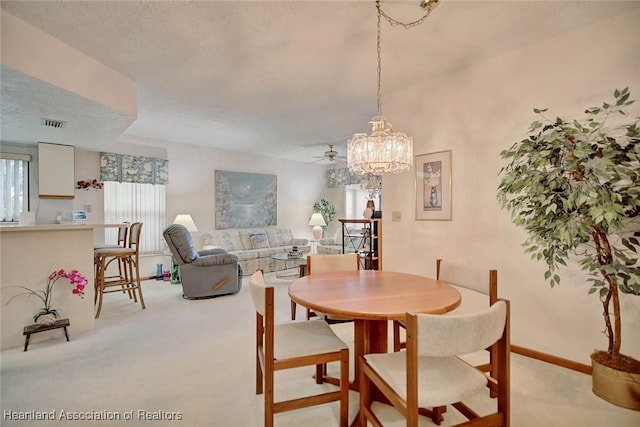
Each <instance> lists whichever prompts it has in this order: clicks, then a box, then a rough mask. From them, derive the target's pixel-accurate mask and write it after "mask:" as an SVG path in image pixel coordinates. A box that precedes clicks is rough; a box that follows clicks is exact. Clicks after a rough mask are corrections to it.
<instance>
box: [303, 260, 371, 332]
mask: <svg viewBox="0 0 640 427" xmlns="http://www.w3.org/2000/svg"><path fill="white" fill-rule="evenodd" d="M354 270H360V254H358V253H349V254H311V255H307V274H308V275H312V274H318V273H328V272H332V271H354ZM318 315H319V316H320V317H322V318H323V319H325V320H326V321H327V322H328V323H337V322H348V321H351V320H353V319H349V318H345V317H339V316H328V315H325V314H323V313H314V312H313V310H311V309H309V308H307V320H309V319H310V318H312V317H314V316H318Z"/></svg>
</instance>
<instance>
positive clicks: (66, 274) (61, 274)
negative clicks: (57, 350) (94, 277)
mask: <svg viewBox="0 0 640 427" xmlns="http://www.w3.org/2000/svg"><path fill="white" fill-rule="evenodd" d="M61 278H65V279H67V280H69V283H70V284H71V285H73V289H71V293H72V294H74V295H79V296H80V297H81V298H84V288H85V286H86V285H87V279H86V277H84V276H83V275H82V274H80V273H79V272H78V270H71V271H64V270H57V271H54V272H52V273H51V274H49V277H47V284H46V286H45V288H44V290H36V291H34V290H33V289H31V288H27V287H26V286H13V287H16V288H22V289H24V290H25V292H21V293H19V294H16V295H14V296H12V297H11V298H10V299H9V300H8V301H7V304H9V303H10V302H11V301H12V300H13V299H14V298H15V297H17V296H20V295H27V298H29V297H31V296H35V297H37V298H38V299H39V300H40V301H41V302H42V308H40V309H39V310H38V311H37V312H36V314H35V315H34V316H33V321H34V322H36V323H39V324H44V325H52V324H53V323H55V321H56V319H57V318H58V317H60V313H59V312H58V310H57V309H55V308H53V307H51V296H52V295H53V293H52V291H53V285H55V283H56V282H57V281H58V279H61Z"/></svg>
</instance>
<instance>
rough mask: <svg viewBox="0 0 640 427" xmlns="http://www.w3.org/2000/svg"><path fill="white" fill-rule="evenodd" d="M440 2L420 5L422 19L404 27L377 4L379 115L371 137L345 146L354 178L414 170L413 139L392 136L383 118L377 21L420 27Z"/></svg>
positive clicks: (359, 135)
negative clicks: (422, 14)
mask: <svg viewBox="0 0 640 427" xmlns="http://www.w3.org/2000/svg"><path fill="white" fill-rule="evenodd" d="M439 2H440V0H424V1H422V2H421V3H420V7H422V8H423V9H424V10H425V14H424V16H422V18H420V19H418V20H417V21H414V22H410V23H406V24H405V23H402V22H400V21H396V20H395V19H393V18H391V17H389V15H387V14H386V13H385V12H384V11H383V10H382V9H381V8H380V0H376V9H377V10H378V26H377V31H378V39H377V53H378V92H377V98H378V114H377V115H376V116H375V117H374V118H373V119H371V121H370V122H369V123H370V124H371V128H372V129H371V134H370V135H367V134H366V133H356V134H354V135H353V137H352V138H351V139H350V140H349V141H348V142H347V165H348V166H349V170H350V171H351V172H353V173H357V174H366V173H373V174H381V173H400V172H404V171H406V170H408V169H409V168H410V167H412V166H413V138H411V137H409V136H407V135H406V134H405V133H402V132H394V131H393V128H392V126H391V123H389V122H388V121H387V119H386V118H385V117H384V116H383V115H382V96H381V86H382V85H381V75H382V66H381V63H382V62H381V56H382V50H381V47H380V21H381V17H382V16H384V18H385V19H386V20H387V21H388V22H389V24H391V25H392V26H395V25H402V26H403V27H404V28H411V27H414V26H416V25H419V24H421V23H422V21H424V19H425V18H426V17H427V16H429V14H430V13H431V11H432V10H433V9H434V8H435V7H436V6H437V5H438V4H439Z"/></svg>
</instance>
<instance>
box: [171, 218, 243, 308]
mask: <svg viewBox="0 0 640 427" xmlns="http://www.w3.org/2000/svg"><path fill="white" fill-rule="evenodd" d="M162 235H163V237H164V240H165V241H166V242H167V245H168V246H169V249H170V250H171V253H172V254H173V258H174V262H175V263H176V264H177V265H178V266H179V267H180V276H181V280H182V292H183V297H184V298H187V299H197V298H210V297H214V296H218V295H228V294H235V293H238V291H240V287H241V286H242V270H241V267H240V264H238V257H237V256H236V255H231V254H229V253H227V251H226V250H224V249H210V250H206V251H199V252H198V251H196V249H195V247H194V246H193V239H192V238H191V233H189V231H187V229H186V228H185V227H184V226H183V225H180V224H171V225H169V226H167V227H166V228H165V229H164V230H163V232H162Z"/></svg>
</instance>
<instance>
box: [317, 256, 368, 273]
mask: <svg viewBox="0 0 640 427" xmlns="http://www.w3.org/2000/svg"><path fill="white" fill-rule="evenodd" d="M352 270H360V254H357V253H352V254H311V255H307V274H313V273H327V272H331V271H352Z"/></svg>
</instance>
